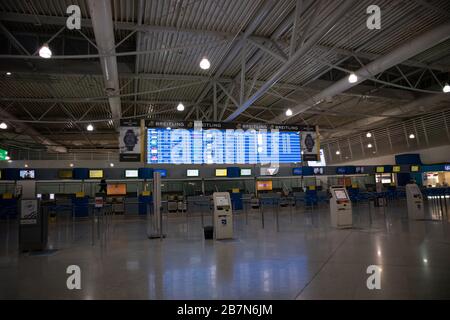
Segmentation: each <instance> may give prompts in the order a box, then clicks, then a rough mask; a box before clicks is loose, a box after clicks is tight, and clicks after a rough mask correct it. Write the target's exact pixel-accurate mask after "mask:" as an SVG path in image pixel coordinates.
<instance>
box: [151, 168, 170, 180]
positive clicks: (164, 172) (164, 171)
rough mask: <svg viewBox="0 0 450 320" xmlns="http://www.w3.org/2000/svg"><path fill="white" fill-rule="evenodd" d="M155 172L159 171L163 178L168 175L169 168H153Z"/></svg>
mask: <svg viewBox="0 0 450 320" xmlns="http://www.w3.org/2000/svg"><path fill="white" fill-rule="evenodd" d="M153 172H159V173H160V174H161V178H165V177H167V170H166V169H153Z"/></svg>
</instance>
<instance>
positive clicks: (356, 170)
mask: <svg viewBox="0 0 450 320" xmlns="http://www.w3.org/2000/svg"><path fill="white" fill-rule="evenodd" d="M355 173H364V167H356V168H355Z"/></svg>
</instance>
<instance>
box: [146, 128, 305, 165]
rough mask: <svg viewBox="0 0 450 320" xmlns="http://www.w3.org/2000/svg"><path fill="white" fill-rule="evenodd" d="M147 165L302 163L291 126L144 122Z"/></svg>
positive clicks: (298, 139) (296, 131)
mask: <svg viewBox="0 0 450 320" xmlns="http://www.w3.org/2000/svg"><path fill="white" fill-rule="evenodd" d="M147 127H148V128H147V150H146V151H147V163H148V164H166V163H167V164H270V163H272V164H278V163H293V162H297V163H298V162H301V161H302V157H301V150H300V145H301V132H302V131H303V130H306V129H305V128H304V127H301V126H294V125H267V124H261V125H251V124H230V123H219V122H201V121H199V122H197V121H196V122H183V121H180V122H170V121H147Z"/></svg>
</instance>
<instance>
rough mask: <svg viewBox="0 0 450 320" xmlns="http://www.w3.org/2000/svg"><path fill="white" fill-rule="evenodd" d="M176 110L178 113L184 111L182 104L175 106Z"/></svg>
mask: <svg viewBox="0 0 450 320" xmlns="http://www.w3.org/2000/svg"><path fill="white" fill-rule="evenodd" d="M177 110H178V111H184V104H182V103H181V102H180V103H179V104H178V106H177Z"/></svg>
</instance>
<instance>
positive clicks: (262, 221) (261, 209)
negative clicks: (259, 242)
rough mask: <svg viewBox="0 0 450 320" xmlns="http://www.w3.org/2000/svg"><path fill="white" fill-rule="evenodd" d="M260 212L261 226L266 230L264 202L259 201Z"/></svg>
mask: <svg viewBox="0 0 450 320" xmlns="http://www.w3.org/2000/svg"><path fill="white" fill-rule="evenodd" d="M259 210H260V211H261V224H262V228H263V229H264V208H263V203H262V201H259Z"/></svg>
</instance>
